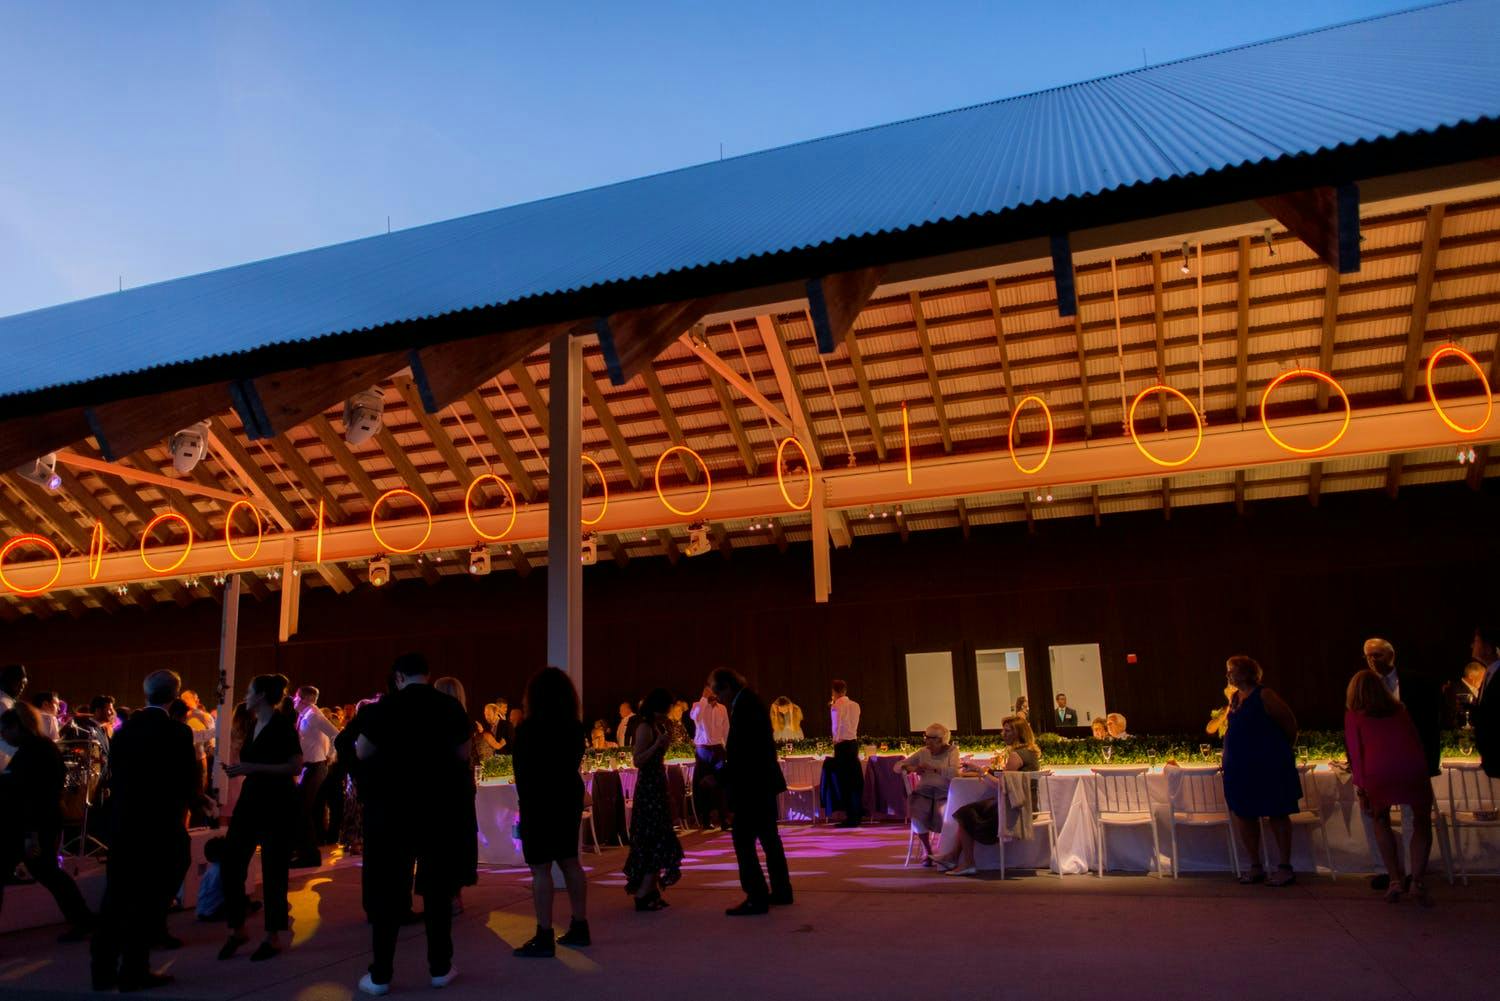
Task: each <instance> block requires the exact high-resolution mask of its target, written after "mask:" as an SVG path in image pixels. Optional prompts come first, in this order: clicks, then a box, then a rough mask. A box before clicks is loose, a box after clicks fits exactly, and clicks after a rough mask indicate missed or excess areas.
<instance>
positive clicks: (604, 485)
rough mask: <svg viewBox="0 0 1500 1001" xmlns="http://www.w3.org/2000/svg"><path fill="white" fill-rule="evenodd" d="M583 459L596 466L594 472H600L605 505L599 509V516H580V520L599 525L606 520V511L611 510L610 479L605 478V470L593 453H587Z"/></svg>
mask: <svg viewBox="0 0 1500 1001" xmlns="http://www.w3.org/2000/svg"><path fill="white" fill-rule="evenodd" d="M583 461H584V462H587V463H588V464H589V465H591V466H593V467H594V472H596V473H598V474H599V489H601V490H603V491H604V506H603V507H601V508H600V509H599V516H598V517H597V518H594V519H593V520H592V521H591V520H589V519H587V518H585V517H583V516H582V515H581V514H580V515H579V516H578V521H579V523H580V524H583V525H597V524H599V522H601V521H603V520H604V512H606V511H608V510H609V481H608V480H606V479H605V478H604V470H603V469H600V468H599V462H598V460H596V459H595V458H594V457H593V456H592V455H585V456H584V457H583Z"/></svg>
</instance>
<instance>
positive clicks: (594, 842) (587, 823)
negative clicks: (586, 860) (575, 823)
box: [578, 806, 604, 855]
mask: <svg viewBox="0 0 1500 1001" xmlns="http://www.w3.org/2000/svg"><path fill="white" fill-rule="evenodd" d="M584 827H587V828H588V830H589V844H590V845H591V846H593V849H594V854H595V855H603V854H604V850H603V849H602V848H600V847H599V832H598V831H596V830H594V808H593V807H592V806H586V807H584V808H583V822H582V824H581V825H580V826H579V830H578V836H579V838H580V839H581V838H582V837H583V828H584Z"/></svg>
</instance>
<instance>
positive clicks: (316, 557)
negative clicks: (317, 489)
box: [313, 497, 323, 563]
mask: <svg viewBox="0 0 1500 1001" xmlns="http://www.w3.org/2000/svg"><path fill="white" fill-rule="evenodd" d="M313 562H314V563H322V562H323V498H321V497H319V498H318V545H317V551H316V552H315V553H314V554H313Z"/></svg>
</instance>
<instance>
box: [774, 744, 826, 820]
mask: <svg viewBox="0 0 1500 1001" xmlns="http://www.w3.org/2000/svg"><path fill="white" fill-rule="evenodd" d="M820 767H821V761H819V759H817V758H815V757H812V756H801V757H794V758H787V759H786V764H785V765H783V766H782V771H783V772H784V773H790V774H788V782H787V787H786V790H785V791H784V792H783V793H782V794H781V795H782V796H806V797H807V798H808V800H809V801H811V803H812V822H813V823H814V824H816V823H817V822H818V821H819V820H821V819H822V817H823V796H822V792H823V789H822V783H821V781H819V780H818V779H817V778H816V776H818V775H819V774H820V771H819V769H820ZM793 775H805V776H808V777H814V778H813V781H812V782H811V783H810V784H809V783H807V782H793V781H791V779H792V777H793ZM781 812H782V813H785V812H786V806H785V804H783V805H782V810H781Z"/></svg>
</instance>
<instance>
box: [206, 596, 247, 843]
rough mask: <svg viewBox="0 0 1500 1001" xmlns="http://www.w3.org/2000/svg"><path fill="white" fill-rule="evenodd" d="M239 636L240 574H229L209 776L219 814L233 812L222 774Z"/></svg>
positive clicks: (232, 704) (232, 802)
mask: <svg viewBox="0 0 1500 1001" xmlns="http://www.w3.org/2000/svg"><path fill="white" fill-rule="evenodd" d="M239 636H240V575H239V574H230V575H229V579H228V581H227V582H226V583H225V585H224V618H223V619H222V620H221V622H220V625H219V691H218V697H219V709H218V712H219V718H218V725H217V726H216V727H215V728H214V774H212V775H210V776H209V777H208V778H209V782H210V783H211V784H212V786H213V789H214V793H215V798H216V799H217V800H218V803H219V814H220V816H228V815H229V814H231V813H233V812H234V800H233V797H232V795H231V790H230V782H229V777H228V776H227V775H225V774H224V766H225V765H226V764H227V763H228V762H227V760H226V758H227V755H228V754H229V734H230V730H231V728H232V727H233V725H234V706H235V698H234V654H235V650H236V648H237V647H238V646H239Z"/></svg>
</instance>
